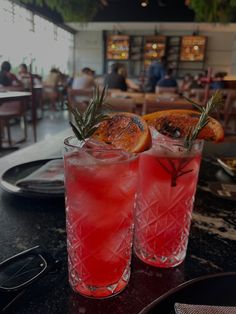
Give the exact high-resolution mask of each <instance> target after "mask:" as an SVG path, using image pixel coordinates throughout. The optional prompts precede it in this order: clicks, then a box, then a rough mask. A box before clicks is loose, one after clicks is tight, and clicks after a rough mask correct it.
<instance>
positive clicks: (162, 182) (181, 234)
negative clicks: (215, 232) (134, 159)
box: [135, 153, 201, 267]
mask: <svg viewBox="0 0 236 314" xmlns="http://www.w3.org/2000/svg"><path fill="white" fill-rule="evenodd" d="M200 160H201V155H200V153H199V154H197V155H195V156H192V157H186V158H183V157H182V158H181V157H180V158H178V157H177V158H176V157H174V156H172V157H170V156H168V157H167V156H157V155H155V154H148V153H146V154H143V155H141V157H140V160H139V162H140V165H139V186H138V191H139V192H138V202H137V208H136V220H135V252H136V254H137V255H138V257H139V258H140V259H142V260H143V261H144V262H146V263H148V264H151V265H154V266H159V267H172V266H176V265H178V264H180V263H181V262H182V261H183V259H184V258H185V255H186V248H187V243H188V235H189V228H190V222H191V213H192V208H193V202H194V195H195V191H196V184H197V179H198V171H199V166H200Z"/></svg>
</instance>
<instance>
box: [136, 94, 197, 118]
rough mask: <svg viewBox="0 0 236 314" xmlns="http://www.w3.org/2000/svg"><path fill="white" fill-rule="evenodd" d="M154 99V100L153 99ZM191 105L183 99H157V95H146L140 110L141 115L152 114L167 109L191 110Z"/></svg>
mask: <svg viewBox="0 0 236 314" xmlns="http://www.w3.org/2000/svg"><path fill="white" fill-rule="evenodd" d="M154 97H155V98H154ZM192 108H193V106H192V104H191V103H189V102H188V101H186V100H185V99H183V98H180V97H179V98H176V99H171V98H170V99H159V98H158V97H157V95H155V96H153V95H150V94H149V95H146V96H145V101H144V104H143V108H142V114H143V115H144V114H147V113H152V112H155V111H160V110H167V109H192Z"/></svg>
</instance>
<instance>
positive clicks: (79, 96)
mask: <svg viewBox="0 0 236 314" xmlns="http://www.w3.org/2000/svg"><path fill="white" fill-rule="evenodd" d="M67 96H68V102H69V104H70V105H71V106H72V107H76V108H79V109H80V111H82V112H83V111H84V110H85V108H86V107H87V105H88V103H89V101H90V99H91V98H92V97H93V91H92V89H72V88H68V89H67Z"/></svg>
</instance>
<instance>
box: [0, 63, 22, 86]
mask: <svg viewBox="0 0 236 314" xmlns="http://www.w3.org/2000/svg"><path fill="white" fill-rule="evenodd" d="M0 85H2V86H3V87H8V86H23V84H22V83H21V81H20V80H19V79H18V78H17V77H16V75H15V74H13V73H12V72H11V64H10V63H9V62H8V61H4V62H3V63H2V64H1V71H0Z"/></svg>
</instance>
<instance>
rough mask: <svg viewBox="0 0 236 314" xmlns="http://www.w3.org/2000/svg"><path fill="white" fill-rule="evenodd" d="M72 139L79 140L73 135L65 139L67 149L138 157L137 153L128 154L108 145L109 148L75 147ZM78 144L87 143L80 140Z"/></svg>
mask: <svg viewBox="0 0 236 314" xmlns="http://www.w3.org/2000/svg"><path fill="white" fill-rule="evenodd" d="M72 139H77V137H76V136H75V135H71V136H68V137H67V138H65V139H64V145H65V146H67V147H71V148H75V149H80V150H83V151H97V152H103V151H104V152H121V153H123V154H126V155H129V156H130V157H134V156H136V155H137V154H136V153H132V152H128V151H126V150H124V149H121V148H115V147H109V146H108V144H107V147H106V146H105V145H104V146H101V147H99V146H94V147H85V146H81V147H80V146H78V145H75V144H71V143H69V141H70V140H72ZM78 142H81V143H85V142H86V140H85V141H82V140H81V141H80V140H79V139H78Z"/></svg>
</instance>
